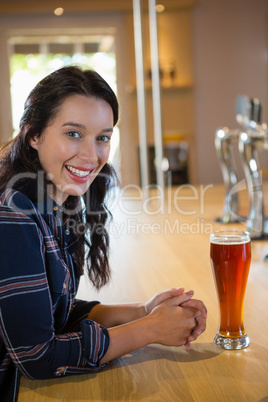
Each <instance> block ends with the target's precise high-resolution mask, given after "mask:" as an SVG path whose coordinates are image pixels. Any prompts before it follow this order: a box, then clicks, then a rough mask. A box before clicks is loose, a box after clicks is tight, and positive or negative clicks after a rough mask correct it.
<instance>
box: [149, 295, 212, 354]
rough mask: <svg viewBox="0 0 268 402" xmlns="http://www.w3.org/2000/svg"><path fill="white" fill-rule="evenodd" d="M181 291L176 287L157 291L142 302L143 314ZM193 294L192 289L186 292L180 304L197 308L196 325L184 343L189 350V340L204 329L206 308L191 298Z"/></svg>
mask: <svg viewBox="0 0 268 402" xmlns="http://www.w3.org/2000/svg"><path fill="white" fill-rule="evenodd" d="M183 292H184V288H176V289H175V288H172V289H168V290H165V291H163V292H160V293H157V294H156V295H155V296H153V297H152V298H151V299H150V300H149V301H148V302H147V303H145V304H144V310H145V314H146V315H148V314H150V313H151V312H152V311H153V309H154V308H155V307H157V306H159V305H160V304H161V303H163V302H164V301H166V300H168V299H170V298H172V297H177V296H180V295H182V294H183ZM193 294H194V292H193V291H192V290H189V291H188V292H186V293H185V295H187V296H188V299H187V300H185V301H183V302H182V303H181V304H180V306H181V307H191V308H194V309H196V310H197V313H196V315H195V320H196V326H195V328H194V329H193V331H192V333H191V335H190V336H189V338H188V339H187V342H186V343H185V345H184V346H185V349H186V350H189V348H190V342H192V341H194V340H195V339H197V337H198V336H199V335H201V334H202V333H203V332H204V331H205V329H206V319H207V309H206V307H205V305H204V303H203V302H202V301H200V300H196V299H192V297H193Z"/></svg>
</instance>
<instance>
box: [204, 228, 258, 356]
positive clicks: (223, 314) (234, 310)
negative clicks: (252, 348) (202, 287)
mask: <svg viewBox="0 0 268 402" xmlns="http://www.w3.org/2000/svg"><path fill="white" fill-rule="evenodd" d="M210 261H211V266H212V270H213V273H214V279H215V285H216V288H217V293H218V298H219V304H220V325H219V328H218V332H217V334H216V335H215V337H214V343H216V345H218V346H220V347H221V348H223V349H243V348H246V347H248V346H249V337H248V335H247V334H246V332H245V329H244V325H243V307H244V296H245V291H246V286H247V279H248V272H249V267H250V261H251V247H250V236H249V233H248V232H240V231H218V232H214V233H211V235H210Z"/></svg>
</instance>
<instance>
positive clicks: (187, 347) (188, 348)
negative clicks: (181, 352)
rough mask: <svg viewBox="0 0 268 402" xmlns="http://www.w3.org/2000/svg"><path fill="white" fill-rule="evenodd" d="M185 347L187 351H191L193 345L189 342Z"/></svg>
mask: <svg viewBox="0 0 268 402" xmlns="http://www.w3.org/2000/svg"><path fill="white" fill-rule="evenodd" d="M183 346H184V349H185V350H190V347H191V343H190V342H189V341H187V342H186V343H185V344H184V345H183Z"/></svg>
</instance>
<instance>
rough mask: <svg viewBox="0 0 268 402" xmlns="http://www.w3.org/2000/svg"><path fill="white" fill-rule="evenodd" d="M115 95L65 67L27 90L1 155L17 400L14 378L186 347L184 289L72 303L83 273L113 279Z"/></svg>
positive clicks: (190, 306) (11, 395) (190, 302)
mask: <svg viewBox="0 0 268 402" xmlns="http://www.w3.org/2000/svg"><path fill="white" fill-rule="evenodd" d="M117 120H118V102H117V99H116V96H115V94H114V93H113V91H112V90H111V88H110V87H109V86H108V84H107V83H106V82H105V81H104V80H103V79H102V78H101V77H100V76H99V75H98V74H97V73H96V72H93V71H82V70H81V69H79V68H78V67H64V68H62V69H60V70H58V71H56V72H54V73H52V74H50V75H49V76H48V77H46V78H45V79H43V80H42V81H41V82H40V83H39V84H38V85H37V86H36V87H35V88H34V89H33V90H32V92H31V93H30V95H29V97H28V99H27V100H26V103H25V108H24V113H23V116H22V119H21V122H20V132H19V134H18V135H17V136H16V138H15V139H14V140H12V141H11V142H10V143H9V144H7V145H6V146H5V147H4V148H3V149H2V154H1V160H0V205H1V207H0V266H1V270H0V300H1V304H0V336H1V344H0V348H1V349H0V364H1V366H0V389H1V392H0V394H1V400H14V399H16V397H17V394H18V388H19V379H20V376H21V375H24V376H26V377H27V378H33V379H36V378H38V379H45V378H53V377H55V376H63V375H68V374H82V373H87V372H92V371H93V372H94V371H97V370H99V369H100V368H101V367H103V366H104V365H105V364H107V363H108V362H109V361H110V360H112V359H115V358H116V357H118V356H122V355H124V354H125V353H127V352H131V351H133V350H135V349H138V348H140V347H142V346H144V345H147V344H149V343H154V342H157V343H161V344H163V345H173V346H180V345H185V347H186V349H189V347H190V342H191V341H193V340H194V339H196V338H197V336H198V335H200V333H202V332H203V331H204V330H205V324H206V309H205V306H204V305H203V303H202V302H201V301H198V300H194V299H192V296H193V292H192V291H189V292H186V293H185V292H184V289H183V288H177V289H170V290H166V291H164V292H162V293H159V294H158V295H156V296H154V297H153V298H152V299H151V300H149V301H148V302H147V303H144V304H142V303H140V304H138V303H135V304H131V305H116V306H111V305H102V304H100V303H99V302H97V301H92V302H86V301H81V300H76V298H75V296H76V293H77V287H78V283H79V277H80V275H81V274H82V273H83V271H84V267H85V270H86V271H87V273H88V276H89V278H90V280H91V281H92V283H93V284H94V285H95V286H96V288H100V287H101V286H103V285H104V284H105V283H107V282H108V280H109V277H110V269H109V262H108V249H109V237H108V234H107V232H106V230H105V223H106V221H107V218H108V216H109V211H108V210H107V208H106V205H105V198H106V194H107V191H108V190H109V188H110V187H111V186H112V185H113V183H114V180H113V179H114V178H115V175H114V172H113V169H112V167H111V166H110V165H109V164H108V157H109V151H110V140H111V137H112V132H113V127H114V125H115V124H116V123H117Z"/></svg>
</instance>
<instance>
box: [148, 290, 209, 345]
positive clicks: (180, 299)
mask: <svg viewBox="0 0 268 402" xmlns="http://www.w3.org/2000/svg"><path fill="white" fill-rule="evenodd" d="M188 298H189V295H187V293H183V294H181V295H179V296H174V297H171V298H169V299H167V300H165V301H163V302H162V303H161V304H159V305H158V306H156V307H155V308H154V309H153V310H152V312H151V313H150V314H149V315H148V318H150V319H151V323H152V324H151V325H152V331H153V333H154V339H153V342H155V343H160V344H162V345H166V346H182V345H185V346H186V345H187V346H188V343H189V339H190V336H191V334H192V333H193V331H194V329H195V327H196V325H197V322H196V318H197V317H199V316H201V313H200V311H199V310H197V309H196V308H195V307H190V306H184V307H182V304H183V303H187V301H188ZM187 346H186V347H187Z"/></svg>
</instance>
